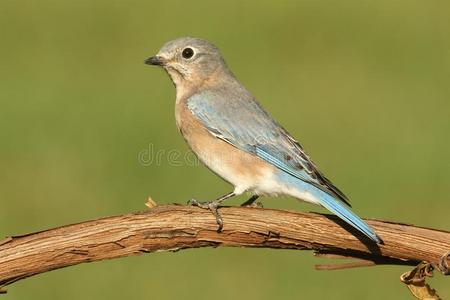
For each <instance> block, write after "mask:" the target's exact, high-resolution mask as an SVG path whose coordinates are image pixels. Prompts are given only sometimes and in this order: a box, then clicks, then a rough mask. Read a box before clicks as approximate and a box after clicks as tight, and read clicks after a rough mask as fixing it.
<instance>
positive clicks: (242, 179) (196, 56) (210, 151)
mask: <svg viewBox="0 0 450 300" xmlns="http://www.w3.org/2000/svg"><path fill="white" fill-rule="evenodd" d="M145 63H146V64H149V65H157V66H161V67H163V68H164V69H165V70H166V71H167V73H168V74H169V76H170V78H171V79H172V81H173V83H174V84H175V87H176V104H175V117H176V123H177V126H178V129H179V130H180V132H181V134H182V135H183V137H184V138H185V140H186V141H187V143H188V144H189V146H190V147H191V148H192V150H193V151H194V152H195V154H196V155H197V156H198V157H199V159H200V160H201V161H202V162H203V163H204V164H205V165H206V166H207V167H208V168H209V169H211V170H212V171H213V172H214V173H216V174H217V175H219V176H220V177H222V178H223V179H225V180H226V181H227V182H229V183H231V184H232V185H234V191H233V192H231V193H229V194H226V195H224V196H222V197H220V198H218V199H216V200H214V201H210V202H198V201H196V200H192V201H191V204H193V205H196V206H199V207H202V208H207V209H210V210H211V211H212V212H213V213H214V215H215V217H216V220H217V223H218V225H219V231H220V230H221V228H222V226H223V222H222V218H221V216H220V214H219V212H218V206H219V205H220V204H221V203H222V202H223V201H224V200H225V199H228V198H230V197H233V196H235V195H239V194H242V193H244V192H247V193H250V194H251V195H252V197H251V198H250V199H249V200H248V201H247V202H246V203H244V204H246V205H250V204H252V203H253V202H255V201H256V199H257V198H258V197H259V196H260V195H268V196H276V195H287V196H292V197H295V198H297V199H300V200H303V201H307V202H311V203H314V204H318V205H321V206H323V207H325V208H327V209H328V210H329V211H331V212H333V213H334V214H336V215H337V216H339V217H340V218H341V219H343V220H344V221H345V222H347V223H348V224H350V225H351V226H353V227H355V228H356V229H358V230H359V231H361V232H362V233H363V234H365V235H366V236H367V237H369V238H370V239H371V240H373V241H375V242H377V243H382V241H381V239H380V238H379V237H378V236H377V234H376V233H375V232H374V231H373V230H372V229H371V228H370V227H369V226H368V225H367V224H366V223H365V222H364V221H363V220H362V219H361V218H359V217H358V216H357V215H355V214H354V213H353V212H352V211H351V210H350V209H349V206H350V205H349V203H348V199H347V197H346V196H345V195H344V194H343V193H342V192H341V191H340V190H339V189H338V188H337V187H336V186H334V185H333V184H332V183H331V181H330V180H328V179H327V178H326V177H325V176H324V175H323V174H322V173H321V172H320V171H319V170H318V169H317V167H316V165H315V164H314V163H313V162H312V161H311V159H310V158H309V156H308V155H307V154H306V153H305V151H304V150H303V148H302V146H301V145H300V144H299V143H298V142H297V140H295V139H294V138H293V137H292V136H291V135H290V134H289V133H288V132H287V131H286V130H285V129H284V128H283V127H282V126H280V124H278V123H277V122H276V121H275V120H273V119H272V118H271V117H270V115H269V114H268V113H267V112H266V111H265V110H264V109H263V108H262V107H261V105H260V104H259V103H258V102H257V101H256V99H255V98H254V97H253V96H252V95H251V94H250V92H248V91H247V90H246V89H245V87H244V86H242V85H241V83H240V82H239V81H238V80H237V79H236V78H235V77H234V75H233V73H232V72H231V71H230V70H229V69H228V67H227V65H226V63H225V61H224V60H223V58H222V56H221V54H220V51H219V49H218V48H217V47H216V46H214V45H213V44H211V43H210V42H208V41H205V40H202V39H197V38H190V37H183V38H179V39H176V40H173V41H170V42H168V43H166V44H165V45H164V46H163V47H162V48H161V49H160V50H159V52H158V54H157V55H156V56H153V57H150V58H148V59H147V60H146V61H145Z"/></svg>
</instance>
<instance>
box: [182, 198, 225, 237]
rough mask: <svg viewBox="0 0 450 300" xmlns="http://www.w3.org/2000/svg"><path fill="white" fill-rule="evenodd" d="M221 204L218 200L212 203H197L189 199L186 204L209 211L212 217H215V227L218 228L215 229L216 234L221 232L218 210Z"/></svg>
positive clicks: (221, 223)
mask: <svg viewBox="0 0 450 300" xmlns="http://www.w3.org/2000/svg"><path fill="white" fill-rule="evenodd" d="M221 202H222V201H220V199H218V200H213V201H197V200H195V199H191V200H189V201H188V203H187V204H188V205H192V206H197V207H200V208H204V209H209V210H210V211H211V212H212V213H213V215H214V217H216V222H217V225H219V227H218V228H217V232H221V231H222V228H223V220H222V216H221V215H220V213H219V209H218V208H219V205H220V203H221Z"/></svg>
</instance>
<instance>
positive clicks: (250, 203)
mask: <svg viewBox="0 0 450 300" xmlns="http://www.w3.org/2000/svg"><path fill="white" fill-rule="evenodd" d="M258 198H259V196H258V195H253V196H251V197H250V199H248V200H247V201H245V202H244V203H242V204H241V206H245V207H259V208H263V205H262V203H261V202H256V200H258Z"/></svg>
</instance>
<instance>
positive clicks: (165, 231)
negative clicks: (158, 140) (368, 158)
mask: <svg viewBox="0 0 450 300" xmlns="http://www.w3.org/2000/svg"><path fill="white" fill-rule="evenodd" d="M220 212H221V214H222V217H223V221H224V228H223V231H222V232H220V233H218V232H217V231H216V229H217V224H216V222H215V218H214V217H213V215H212V214H211V212H209V211H207V210H204V209H200V208H197V207H190V206H179V205H164V206H156V207H154V208H152V209H150V210H148V211H145V212H140V213H133V214H126V215H121V216H113V217H106V218H102V219H98V220H92V221H86V222H82V223H78V224H73V225H66V226H62V227H58V228H54V229H49V230H45V231H41V232H36V233H31V234H27V235H23V236H15V237H9V238H7V239H5V240H3V241H0V287H1V286H5V285H8V284H11V283H13V282H15V281H17V280H20V279H23V278H26V277H29V276H33V275H36V274H40V273H43V272H47V271H50V270H54V269H58V268H63V267H67V266H72V265H76V264H79V263H84V262H93V261H98V260H103V259H111V258H118V257H125V256H131V255H138V254H141V253H147V252H155V251H178V250H181V249H186V248H198V247H218V246H228V247H266V248H278V249H299V250H315V251H316V252H317V253H319V254H321V255H325V256H333V255H334V256H336V255H339V256H345V257H353V258H359V259H364V260H365V261H370V262H371V263H372V264H386V263H387V264H402V265H416V264H418V263H419V262H421V261H426V262H430V263H432V264H433V265H435V266H437V267H438V268H443V269H442V270H441V271H442V272H445V271H446V270H444V268H445V267H447V272H448V260H447V259H448V257H444V255H445V254H446V253H447V252H448V251H449V250H450V232H448V231H443V230H436V229H428V228H420V227H415V226H411V225H406V224H399V223H392V222H385V221H377V220H368V221H367V222H368V223H369V224H370V226H372V227H373V228H374V230H375V231H376V232H377V233H378V234H379V236H380V237H381V238H382V239H383V240H384V242H385V244H384V245H376V244H374V243H373V242H371V241H369V240H367V239H366V238H365V237H364V236H362V235H361V234H360V233H359V232H357V231H355V230H354V229H352V228H350V227H349V226H348V225H346V224H345V223H343V222H342V221H340V220H339V219H338V218H337V217H335V216H330V215H323V214H316V213H299V212H290V211H281V210H273V209H260V208H246V207H224V208H221V209H220ZM443 257H444V258H443ZM361 265H368V264H367V262H366V263H362V264H361ZM350 266H354V265H353V264H350Z"/></svg>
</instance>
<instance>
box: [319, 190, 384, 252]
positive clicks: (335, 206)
mask: <svg viewBox="0 0 450 300" xmlns="http://www.w3.org/2000/svg"><path fill="white" fill-rule="evenodd" d="M321 196H322V197H320V203H321V204H322V205H323V206H324V207H325V208H326V209H328V210H329V211H331V212H332V213H334V214H335V215H337V216H338V217H339V218H341V219H342V220H344V221H345V222H347V223H348V224H350V225H351V226H353V227H355V228H356V229H358V230H359V231H361V232H362V233H364V234H365V235H366V236H367V237H368V238H370V239H371V240H373V241H374V242H376V243H378V244H382V243H383V242H382V241H381V239H380V237H379V236H378V235H377V234H376V233H375V231H373V229H372V228H370V227H369V225H367V223H366V222H364V221H363V220H362V219H361V218H360V217H358V216H357V215H355V214H354V213H353V212H352V211H351V210H350V209H349V208H347V206H346V205H345V204H344V203H341V202H340V201H339V200H336V199H334V198H333V197H332V196H330V195H328V194H326V193H323V194H322V195H321Z"/></svg>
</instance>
